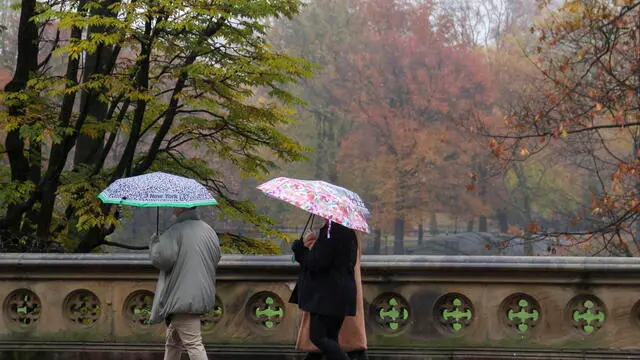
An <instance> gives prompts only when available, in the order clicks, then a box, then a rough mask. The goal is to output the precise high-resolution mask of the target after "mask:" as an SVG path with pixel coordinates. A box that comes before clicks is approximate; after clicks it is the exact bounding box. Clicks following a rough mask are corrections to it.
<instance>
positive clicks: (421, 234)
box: [418, 221, 424, 246]
mask: <svg viewBox="0 0 640 360" xmlns="http://www.w3.org/2000/svg"><path fill="white" fill-rule="evenodd" d="M423 243H424V226H423V225H422V221H420V225H418V246H422V245H423Z"/></svg>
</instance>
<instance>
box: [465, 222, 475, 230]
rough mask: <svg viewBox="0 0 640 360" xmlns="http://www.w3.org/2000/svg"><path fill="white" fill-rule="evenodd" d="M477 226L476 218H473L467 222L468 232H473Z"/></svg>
mask: <svg viewBox="0 0 640 360" xmlns="http://www.w3.org/2000/svg"><path fill="white" fill-rule="evenodd" d="M474 227H475V220H474V219H471V220H469V222H468V223H467V232H473V228H474Z"/></svg>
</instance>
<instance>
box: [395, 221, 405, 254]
mask: <svg viewBox="0 0 640 360" xmlns="http://www.w3.org/2000/svg"><path fill="white" fill-rule="evenodd" d="M393 230H394V231H393V232H394V241H393V253H394V254H396V255H403V254H404V217H403V216H402V215H400V216H398V217H396V219H395V221H394V226H393Z"/></svg>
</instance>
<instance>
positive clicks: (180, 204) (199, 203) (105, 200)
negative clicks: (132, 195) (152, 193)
mask: <svg viewBox="0 0 640 360" xmlns="http://www.w3.org/2000/svg"><path fill="white" fill-rule="evenodd" d="M98 199H100V200H102V202H103V203H105V204H115V205H128V206H136V207H185V208H190V207H196V206H213V205H218V202H217V201H216V200H215V199H210V200H198V201H175V202H164V201H158V202H154V201H136V200H122V199H113V198H109V197H107V196H106V195H104V194H103V193H100V195H98Z"/></svg>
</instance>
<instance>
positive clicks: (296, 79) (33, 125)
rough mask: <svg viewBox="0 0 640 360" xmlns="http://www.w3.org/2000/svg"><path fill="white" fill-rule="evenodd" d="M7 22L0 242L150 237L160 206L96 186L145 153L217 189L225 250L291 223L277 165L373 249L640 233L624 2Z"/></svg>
mask: <svg viewBox="0 0 640 360" xmlns="http://www.w3.org/2000/svg"><path fill="white" fill-rule="evenodd" d="M0 25H2V28H1V30H0V85H1V86H2V87H3V88H4V91H3V92H2V93H0V95H1V97H0V100H1V103H2V105H1V106H2V112H1V113H0V137H1V138H2V141H1V144H0V183H1V184H2V185H1V188H0V241H1V242H0V251H9V252H15V251H69V252H91V251H119V250H118V249H131V250H135V249H143V248H145V246H146V243H147V241H148V238H149V236H150V235H151V234H152V233H153V232H154V231H155V210H148V209H142V210H133V209H127V208H125V209H123V211H124V213H125V216H124V218H123V219H122V221H119V219H118V218H117V217H116V216H115V210H116V209H115V208H114V207H111V206H105V205H103V204H101V203H100V201H99V200H98V199H97V198H96V195H97V194H98V193H99V192H100V190H101V189H103V188H104V187H106V185H108V184H109V183H110V182H111V181H113V180H115V179H117V178H120V177H123V176H132V175H137V174H142V173H145V172H149V171H154V170H160V171H167V172H172V173H175V174H179V175H183V176H187V177H192V178H195V179H197V180H199V181H201V182H202V183H203V184H205V185H206V186H207V187H208V188H209V189H210V190H211V191H212V193H213V194H214V196H215V197H216V198H217V199H218V200H219V202H220V206H219V207H217V208H211V209H202V210H203V213H204V215H205V218H206V219H207V221H209V222H210V223H211V224H212V225H213V226H214V228H215V229H216V230H217V231H218V232H219V234H220V235H221V239H222V243H223V248H224V250H225V251H226V252H230V253H264V254H277V253H280V252H281V251H287V247H288V245H287V241H290V240H291V239H293V238H296V237H298V236H299V235H300V231H301V230H302V227H303V226H304V223H305V221H306V218H307V215H306V214H305V213H303V212H302V211H300V210H297V209H295V208H294V207H292V206H290V205H287V204H284V203H281V202H278V201H276V200H273V199H268V198H266V197H265V196H264V195H262V194H261V193H260V192H259V191H258V190H256V189H255V187H256V186H257V185H258V184H259V183H261V182H262V181H265V180H267V179H270V178H272V177H275V176H288V177H297V178H305V179H319V180H326V181H329V182H332V183H335V184H338V185H341V186H345V187H347V188H349V189H351V190H353V191H355V192H357V193H359V194H360V196H361V197H362V198H363V200H364V201H365V202H366V203H367V205H368V207H369V209H370V210H371V212H372V214H373V218H372V219H370V223H369V224H370V227H371V228H372V229H374V230H373V231H372V233H371V234H368V235H366V236H365V247H366V248H365V251H366V252H367V253H374V254H411V253H413V254H465V255H482V254H486V255H501V254H502V255H601V256H636V255H637V254H639V253H640V222H638V216H639V212H640V208H639V206H640V200H639V196H640V172H639V171H640V169H639V165H640V126H639V125H640V118H639V107H640V30H639V29H640V1H637V0H636V1H634V0H617V1H612V0H582V1H579V0H567V1H564V2H563V1H547V0H487V1H476V0H448V1H435V0H434V1H417V0H416V1H401V0H393V1H392V0H316V1H306V2H301V1H296V0H280V1H277V2H273V1H267V0H252V1H248V0H247V1H245V0H238V1H232V2H210V1H201V0H191V1H189V2H184V3H180V4H176V3H174V2H172V1H167V0H126V1H115V0H100V1H88V0H73V1H69V0H50V1H40V0H22V1H17V2H16V1H14V0H0ZM161 215H162V217H161V223H162V225H166V224H167V223H168V221H169V213H168V212H166V211H163V212H162V214H161ZM162 225H161V226H162Z"/></svg>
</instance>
